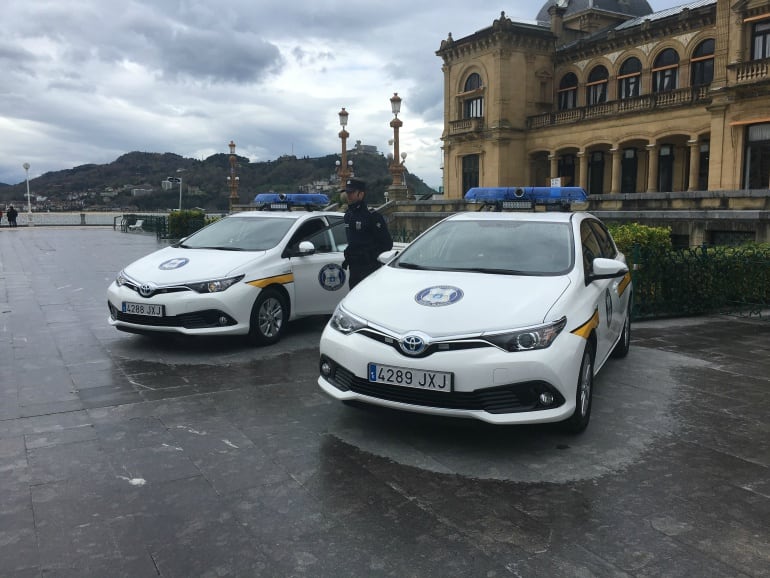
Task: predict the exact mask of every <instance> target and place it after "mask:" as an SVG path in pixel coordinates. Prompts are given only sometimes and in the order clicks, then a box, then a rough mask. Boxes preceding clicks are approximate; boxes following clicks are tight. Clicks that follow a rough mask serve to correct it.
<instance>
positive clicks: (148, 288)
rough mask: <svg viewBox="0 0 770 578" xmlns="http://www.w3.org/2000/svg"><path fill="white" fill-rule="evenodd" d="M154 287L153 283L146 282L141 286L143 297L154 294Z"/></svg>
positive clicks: (140, 292)
mask: <svg viewBox="0 0 770 578" xmlns="http://www.w3.org/2000/svg"><path fill="white" fill-rule="evenodd" d="M153 291H154V288H153V286H152V285H150V284H148V283H145V284H143V285H140V286H139V295H141V296H142V297H149V296H151V295H152V293H153Z"/></svg>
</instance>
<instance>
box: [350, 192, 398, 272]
mask: <svg viewBox="0 0 770 578" xmlns="http://www.w3.org/2000/svg"><path fill="white" fill-rule="evenodd" d="M345 233H346V234H347V238H348V247H347V249H345V258H346V259H348V260H365V261H376V260H377V256H378V255H379V254H380V253H382V252H383V251H389V250H390V249H392V248H393V239H392V238H391V236H390V232H389V231H388V226H387V224H386V223H385V219H384V218H383V217H382V215H381V214H379V213H378V212H376V211H374V210H370V209H369V207H367V206H366V202H364V201H361V202H360V203H354V204H352V205H350V206H348V210H347V211H346V212H345Z"/></svg>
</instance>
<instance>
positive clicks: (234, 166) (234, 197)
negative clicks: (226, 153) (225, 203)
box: [227, 140, 241, 212]
mask: <svg viewBox="0 0 770 578" xmlns="http://www.w3.org/2000/svg"><path fill="white" fill-rule="evenodd" d="M228 146H229V147H230V174H229V175H227V185H228V186H229V187H230V212H232V211H233V205H237V204H238V203H240V202H241V198H240V197H239V196H238V182H239V181H240V179H241V178H240V177H239V176H238V174H237V173H238V157H236V156H235V143H234V142H233V141H232V140H231V141H230V144H229V145H228Z"/></svg>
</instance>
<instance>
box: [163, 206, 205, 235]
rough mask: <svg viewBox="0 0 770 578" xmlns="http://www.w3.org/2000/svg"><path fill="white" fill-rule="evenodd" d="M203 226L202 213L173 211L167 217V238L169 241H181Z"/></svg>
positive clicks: (203, 214) (203, 218)
mask: <svg viewBox="0 0 770 578" xmlns="http://www.w3.org/2000/svg"><path fill="white" fill-rule="evenodd" d="M205 224H206V214H205V213H204V212H203V211H198V210H189V211H174V212H172V213H170V214H169V216H168V236H169V237H170V238H171V239H181V238H182V237H186V236H187V235H189V234H191V233H194V232H195V231H197V230H198V229H200V228H202V227H203V226H204V225H205Z"/></svg>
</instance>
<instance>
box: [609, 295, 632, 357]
mask: <svg viewBox="0 0 770 578" xmlns="http://www.w3.org/2000/svg"><path fill="white" fill-rule="evenodd" d="M630 348H631V303H630V302H629V304H628V311H626V320H625V321H624V322H623V330H622V331H621V333H620V341H618V342H617V343H616V344H615V347H614V348H613V350H612V353H611V354H610V355H611V356H612V357H614V358H616V359H622V358H624V357H625V356H626V355H628V350H629V349H630Z"/></svg>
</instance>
